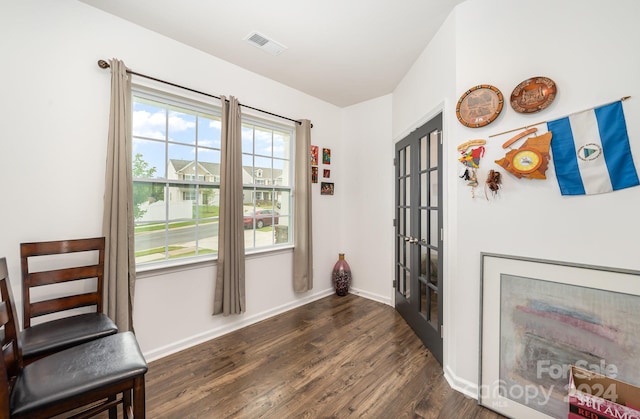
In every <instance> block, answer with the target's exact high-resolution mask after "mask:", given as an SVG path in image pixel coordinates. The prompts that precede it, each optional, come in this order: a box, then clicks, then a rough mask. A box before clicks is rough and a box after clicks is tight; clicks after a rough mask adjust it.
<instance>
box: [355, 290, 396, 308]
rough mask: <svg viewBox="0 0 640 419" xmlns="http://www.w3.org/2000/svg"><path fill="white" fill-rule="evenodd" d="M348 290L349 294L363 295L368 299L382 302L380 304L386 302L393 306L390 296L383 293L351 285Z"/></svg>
mask: <svg viewBox="0 0 640 419" xmlns="http://www.w3.org/2000/svg"><path fill="white" fill-rule="evenodd" d="M349 292H350V293H351V294H355V295H357V296H359V297H363V298H366V299H368V300H373V301H377V302H379V303H382V304H386V305H388V306H393V304H392V302H391V297H385V296H383V295H379V294H374V293H372V292H369V291H365V290H361V289H359V288H353V287H351V288H350V289H349Z"/></svg>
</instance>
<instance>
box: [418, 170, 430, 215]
mask: <svg viewBox="0 0 640 419" xmlns="http://www.w3.org/2000/svg"><path fill="white" fill-rule="evenodd" d="M427 176H429V174H428V173H427V172H425V173H421V174H420V206H421V207H426V206H427V205H429V202H428V199H427V198H429V195H428V193H427V192H428V190H429V183H428V182H427Z"/></svg>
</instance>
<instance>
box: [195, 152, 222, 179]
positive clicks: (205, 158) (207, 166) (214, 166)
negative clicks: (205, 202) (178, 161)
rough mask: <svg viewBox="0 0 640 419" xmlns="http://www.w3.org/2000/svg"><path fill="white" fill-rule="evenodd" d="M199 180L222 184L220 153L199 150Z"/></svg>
mask: <svg viewBox="0 0 640 419" xmlns="http://www.w3.org/2000/svg"><path fill="white" fill-rule="evenodd" d="M197 173H198V180H201V181H203V182H220V151H218V150H211V149H208V148H198V169H197Z"/></svg>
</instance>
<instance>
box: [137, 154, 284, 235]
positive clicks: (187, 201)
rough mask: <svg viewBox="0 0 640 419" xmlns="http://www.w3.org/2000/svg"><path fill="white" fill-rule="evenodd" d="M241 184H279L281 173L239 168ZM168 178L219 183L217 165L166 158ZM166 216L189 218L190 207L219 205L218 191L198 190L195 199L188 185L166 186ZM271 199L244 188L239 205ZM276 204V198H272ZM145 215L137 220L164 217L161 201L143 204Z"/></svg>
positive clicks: (216, 189)
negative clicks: (240, 170) (240, 169)
mask: <svg viewBox="0 0 640 419" xmlns="http://www.w3.org/2000/svg"><path fill="white" fill-rule="evenodd" d="M242 169H243V172H242V182H243V184H245V185H255V186H256V187H257V188H259V187H261V186H272V185H282V183H283V178H282V176H283V170H282V169H271V168H262V167H256V168H253V167H251V166H243V168H242ZM167 176H168V179H171V180H185V181H196V180H198V181H205V182H212V183H217V184H219V182H220V164H219V163H209V162H198V163H196V162H195V161H193V160H180V159H170V160H169V169H168V172H167ZM168 199H169V213H170V214H171V216H170V218H191V217H192V216H193V215H192V206H193V205H194V204H197V205H214V206H215V205H220V190H219V189H218V188H211V189H209V188H207V189H205V188H201V189H200V190H199V192H198V195H197V196H196V190H195V188H194V187H193V186H192V185H189V184H186V183H185V184H184V185H183V186H170V187H169V190H168ZM272 199H273V191H272V190H268V191H265V190H258V189H245V192H244V194H243V203H244V204H245V205H253V204H254V203H256V204H260V203H261V202H265V201H269V202H270V201H271V200H272ZM276 202H277V203H278V204H279V203H280V199H278V197H276ZM142 206H144V208H142V209H144V210H145V213H144V215H143V216H142V217H141V218H140V219H139V220H137V221H143V222H146V221H153V220H157V219H163V218H164V215H162V216H159V215H158V211H160V212H161V213H162V214H164V211H165V203H164V201H156V202H148V203H147V202H145V203H143V204H141V207H142Z"/></svg>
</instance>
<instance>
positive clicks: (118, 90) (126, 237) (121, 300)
mask: <svg viewBox="0 0 640 419" xmlns="http://www.w3.org/2000/svg"><path fill="white" fill-rule="evenodd" d="M110 64H111V108H110V111H109V134H108V135H109V138H108V144H107V167H106V174H105V194H104V212H103V219H102V234H103V235H104V236H105V238H106V250H105V263H104V264H105V267H104V280H105V284H104V285H105V286H104V289H105V291H104V292H105V302H106V303H105V306H106V307H107V315H108V316H109V317H111V319H113V321H114V322H115V323H116V325H117V326H118V329H119V330H120V331H121V332H124V331H129V330H133V321H132V318H133V317H132V310H133V294H134V287H135V280H136V269H135V257H134V241H133V180H132V172H131V78H130V76H129V75H128V74H127V68H126V66H125V65H124V63H123V62H122V61H120V60H115V59H113V60H110Z"/></svg>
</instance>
